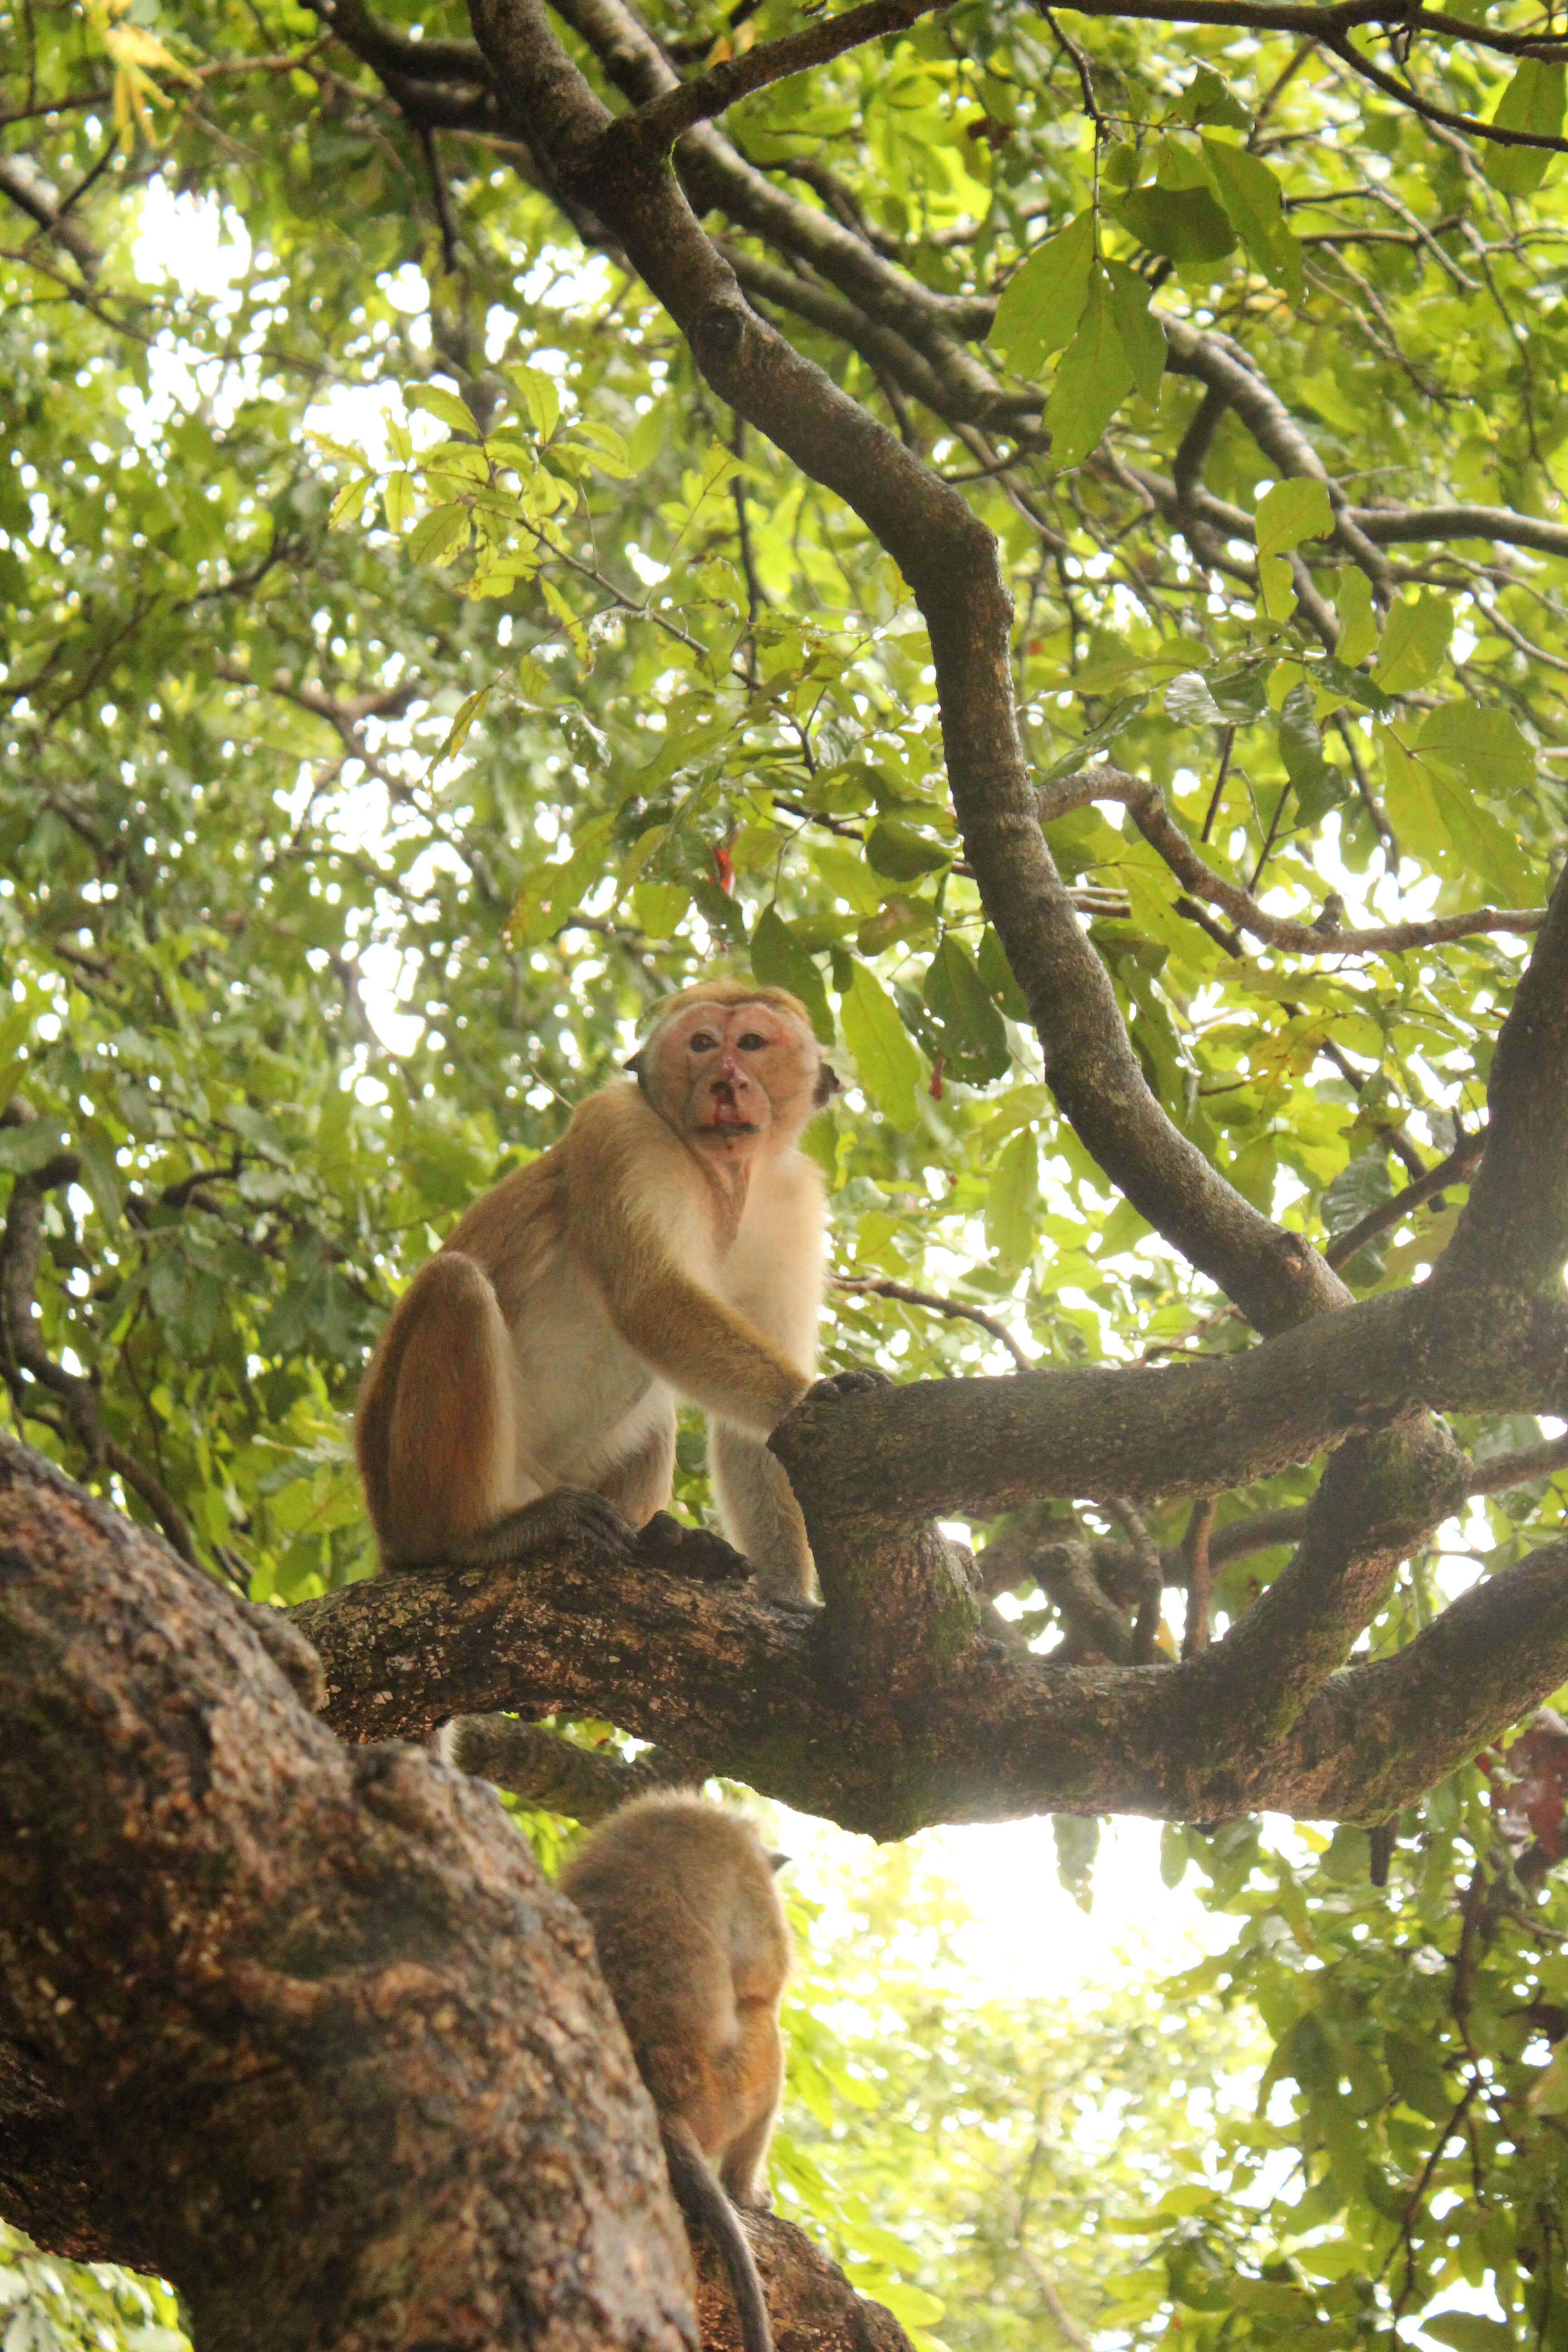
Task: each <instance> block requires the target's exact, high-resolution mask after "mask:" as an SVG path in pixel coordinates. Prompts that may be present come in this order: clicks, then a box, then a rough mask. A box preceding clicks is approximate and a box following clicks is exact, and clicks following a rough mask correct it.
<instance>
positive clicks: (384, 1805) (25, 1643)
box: [0, 1440, 903, 2352]
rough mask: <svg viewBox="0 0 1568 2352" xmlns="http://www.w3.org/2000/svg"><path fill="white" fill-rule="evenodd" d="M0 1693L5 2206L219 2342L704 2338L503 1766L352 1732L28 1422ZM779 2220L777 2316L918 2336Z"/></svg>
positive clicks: (581, 1941) (795, 2322)
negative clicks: (494, 1779)
mask: <svg viewBox="0 0 1568 2352" xmlns="http://www.w3.org/2000/svg"><path fill="white" fill-rule="evenodd" d="M294 1663H295V1664H296V1665H297V1666H298V1667H300V1669H301V1671H302V1674H303V1678H304V1679H306V1680H308V1679H309V1667H310V1660H309V1657H308V1654H305V1655H304V1656H303V1657H301V1658H300V1659H298V1660H296V1661H294ZM0 1727H3V1730H0V2210H4V2211H5V2213H6V2215H7V2216H8V2217H9V2218H10V2219H11V2220H13V2221H16V2222H19V2223H20V2224H21V2225H22V2226H23V2227H24V2228H25V2229H26V2230H28V2231H30V2232H31V2233H32V2235H33V2236H34V2237H35V2238H36V2239H37V2241H38V2242H39V2243H40V2244H42V2245H44V2246H46V2247H48V2248H51V2249H53V2250H55V2251H57V2252H62V2253H68V2254H71V2255H75V2256H78V2257H84V2258H88V2259H100V2260H101V2259H118V2260H121V2261H129V2262H132V2263H136V2264H138V2265H140V2266H141V2267H142V2268H143V2269H147V2270H153V2271H156V2272H158V2273H161V2274H163V2275H164V2276H166V2277H169V2278H171V2279H173V2280H174V2283H175V2284H177V2285H178V2286H179V2288H180V2289H181V2292H182V2294H184V2297H185V2299H186V2302H187V2304H188V2305H189V2307H190V2310H191V2313H192V2316H193V2321H194V2324H195V2334H196V2339H197V2342H198V2344H200V2345H201V2346H203V2347H215V2352H217V2348H218V2347H227V2346H234V2347H240V2346H244V2347H246V2352H269V2348H270V2347H276V2352H301V2347H306V2346H311V2347H327V2346H331V2347H342V2352H394V2347H400V2352H401V2347H408V2352H412V2347H416V2346H422V2347H434V2346H442V2347H452V2348H453V2352H458V2347H476V2352H478V2347H481V2346H482V2347H497V2346H509V2345H516V2346H519V2347H521V2346H528V2347H546V2346H548V2347H551V2352H572V2347H581V2352H616V2347H626V2352H691V2347H694V2346H695V2345H696V2344H697V2342H698V2340H699V2336H698V2327H697V2321H696V2316H695V2306H694V2294H693V2280H692V2273H691V2268H690V2264H689V2257H688V2252H687V2247H686V2243H685V2239H684V2235H683V2232H682V2230H681V2226H680V2222H679V2217H678V2215H677V2212H676V2209H675V2207H674V2204H673V2202H672V2200H671V2197H670V2193H669V2188H668V2179H667V2177H666V2172H665V2166H664V2158H663V2155H662V2152H661V2150H660V2147H659V2144H658V2130H657V2126H656V2125H655V2122H654V2116H653V2111H652V2107H651V2105H650V2103H649V2101H648V2098H647V2094H646V2092H645V2091H644V2090H643V2088H642V2085H641V2083H640V2082H639V2080H638V2078H637V2073H636V2070H635V2068H634V2066H633V2064H632V2060H631V2053H630V2052H629V2050H628V2049H627V2047H626V2040H625V2037H624V2035H623V2034H622V2032H621V2031H620V2027H619V2023H618V2021H617V2020H616V2016H615V2012H614V2011H613V2009H612V2008H611V2005H610V2002H609V1999H608V1996H607V1995H606V1994H605V1990H604V1987H603V1984H602V1983H601V1981H600V1979H599V1976H598V1972H597V1969H595V1965H594V1960H593V1948H592V1943H591V1939H590V1937H589V1935H588V1931H587V1929H586V1927H585V1926H584V1922H583V1920H582V1919H581V1918H580V1917H579V1916H578V1915H577V1913H576V1912H575V1911H574V1909H573V1907H572V1906H571V1905H570V1904H569V1903H568V1902H567V1901H566V1900H565V1898H564V1897H563V1896H562V1895H557V1894H556V1893H555V1892H554V1890H553V1889H552V1887H551V1886H550V1885H549V1884H548V1883H547V1881H546V1880H545V1879H544V1878H543V1877H542V1874H541V1873H540V1871H539V1869H538V1867H537V1865H536V1864H535V1863H534V1861H533V1859H532V1856H531V1853H530V1852H529V1849H528V1846H527V1844H526V1843H525V1842H524V1841H523V1839H522V1838H521V1837H520V1836H519V1835H518V1833H517V1832H516V1830H515V1829H514V1828H513V1826H512V1825H511V1823H510V1822H509V1821H508V1820H507V1818H506V1815H505V1813H504V1812H503V1811H502V1810H501V1807H500V1804H499V1803H498V1801H497V1800H496V1798H495V1796H494V1794H493V1793H492V1792H491V1791H490V1790H488V1789H486V1788H485V1787H484V1786H483V1785H482V1784H481V1783H479V1781H476V1780H469V1779H468V1778H466V1777H465V1776H464V1775H463V1774H462V1773H460V1772H457V1771H453V1770H451V1769H447V1768H446V1767H444V1766H442V1765H440V1764H438V1763H437V1761H436V1760H435V1759H433V1758H432V1757H431V1756H430V1755H428V1754H427V1753H426V1752H425V1751H424V1750H422V1749H420V1748H413V1747H405V1746H401V1745H380V1746H371V1747H360V1748H345V1747H343V1746H342V1744H341V1743H340V1742H339V1741H338V1740H337V1739H336V1738H334V1737H333V1736H332V1734H331V1731H329V1730H328V1729H327V1728H326V1727H325V1726H324V1725H322V1724H321V1722H319V1721H318V1720H316V1719H314V1718H313V1717H311V1716H310V1714H309V1713H308V1712H307V1710H306V1708H305V1707H304V1706H302V1705H301V1704H300V1699H299V1697H298V1696H296V1693H295V1690H294V1689H293V1688H292V1687H291V1686H290V1684H289V1680H288V1679H286V1677H285V1675H284V1674H283V1673H282V1672H281V1671H280V1670H279V1666H278V1664H276V1663H275V1662H274V1658H273V1656H272V1655H271V1654H269V1648H268V1647H266V1646H263V1644H262V1643H261V1642H260V1641H258V1638H257V1635H256V1633H255V1632H254V1630H253V1629H252V1626H251V1624H250V1622H248V1620H247V1615H246V1613H244V1612H243V1611H242V1609H240V1608H238V1607H237V1606H236V1604H235V1603H234V1602H233V1601H231V1600H229V1599H228V1598H227V1597H226V1595H225V1594H224V1593H223V1592H222V1591H220V1589H219V1588H218V1587H217V1585H216V1584H215V1583H214V1582H213V1581H212V1580H210V1579H208V1578H207V1577H205V1576H204V1575H202V1574H201V1573H200V1572H199V1571H198V1570H194V1569H192V1568H189V1567H188V1566H186V1565H185V1564H184V1562H182V1561H181V1560H179V1559H176V1558H175V1556H174V1553H173V1552H171V1551H170V1550H169V1549H168V1548H167V1547H166V1546H165V1545H164V1544H163V1542H162V1541H161V1540H159V1539H158V1538H155V1537H153V1536H150V1535H148V1534H147V1533H146V1532H145V1531H144V1530H142V1529H141V1528H136V1527H135V1526H133V1525H132V1522H131V1521H130V1520H128V1519H126V1518H124V1517H121V1515H120V1514H119V1513H117V1512H115V1511H112V1510H110V1509H109V1508H108V1507H106V1506H104V1505H103V1504H101V1503H99V1502H97V1501H95V1500H94V1499H93V1498H92V1497H90V1496H88V1495H86V1494H84V1493H83V1492H82V1491H81V1489H80V1488H79V1487H77V1486H72V1485H71V1484H70V1482H69V1481H68V1480H67V1479H66V1478H64V1477H63V1476H62V1475H60V1474H59V1473H58V1471H56V1470H53V1469H52V1468H51V1467H50V1465H48V1464H47V1463H46V1462H44V1461H43V1459H42V1457H41V1456H39V1455H37V1454H32V1453H31V1452H30V1451H29V1450H28V1449H27V1448H26V1447H23V1446H19V1445H16V1444H14V1443H12V1442H11V1441H9V1440H5V1441H0ZM758 2236H759V2240H760V2251H761V2253H762V2257H763V2261H764V2263H765V2265H766V2270H767V2274H768V2277H769V2280H770V2284H771V2285H772V2286H773V2289H774V2292H775V2294H776V2296H777V2301H778V2305H779V2309H780V2311H781V2314H782V2315H785V2316H787V2317H788V2319H789V2323H790V2324H789V2326H787V2327H781V2335H780V2341H781V2347H786V2346H788V2345H789V2344H790V2342H791V2341H792V2340H793V2341H794V2342H795V2343H796V2344H800V2345H804V2344H805V2343H808V2342H809V2343H810V2344H811V2345H813V2346H814V2347H824V2352H826V2347H842V2352H861V2347H865V2352H872V2347H875V2352H893V2347H898V2346H900V2345H902V2343H903V2337H902V2336H901V2334H900V2331H899V2330H898V2329H897V2327H896V2326H894V2324H893V2323H892V2322H891V2320H890V2318H889V2315H888V2314H886V2313H885V2312H883V2313H877V2312H868V2311H867V2310H864V2309H863V2308H862V2306H861V2305H860V2301H859V2298H858V2297H857V2296H856V2295H855V2294H853V2292H852V2291H851V2290H850V2289H849V2288H848V2287H847V2284H846V2283H845V2282H844V2280H843V2279H842V2278H841V2277H840V2276H839V2275H838V2273H837V2272H835V2271H833V2270H832V2269H831V2266H830V2265H824V2263H823V2262H822V2258H821V2256H820V2255H818V2254H817V2253H816V2252H815V2250H814V2249H812V2248H811V2247H810V2246H809V2244H808V2243H807V2242H805V2240H803V2239H802V2237H801V2235H800V2233H799V2231H795V2230H793V2229H791V2228H790V2227H789V2225H788V2224H787V2223H784V2222H782V2221H768V2220H764V2221H760V2222H759V2224H758ZM705 2300H707V2301H711V2302H713V2303H714V2304H715V2305H718V2304H719V2303H720V2302H721V2296H720V2294H719V2292H718V2289H717V2288H716V2287H715V2286H714V2285H713V2284H712V2282H711V2281H710V2284H709V2286H708V2288H707V2289H706V2290H705ZM711 2340H713V2341H715V2342H722V2341H724V2340H725V2338H724V2336H723V2333H722V2328H721V2327H720V2328H718V2329H717V2330H716V2332H715V2334H714V2336H713V2337H712V2339H711Z"/></svg>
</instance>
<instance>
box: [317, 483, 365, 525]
mask: <svg viewBox="0 0 1568 2352" xmlns="http://www.w3.org/2000/svg"><path fill="white" fill-rule="evenodd" d="M374 486H375V477H374V474H356V475H355V476H354V478H353V481H352V482H345V483H344V484H343V486H342V489H341V490H340V491H339V492H338V494H337V496H336V498H335V499H333V500H332V505H331V514H330V515H329V517H328V520H329V521H330V522H331V523H333V524H337V523H340V522H358V520H359V519H360V515H361V513H362V512H363V508H364V502H365V499H366V497H367V496H368V494H369V492H370V491H371V490H372V489H373V488H374Z"/></svg>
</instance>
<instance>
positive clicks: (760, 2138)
mask: <svg viewBox="0 0 1568 2352" xmlns="http://www.w3.org/2000/svg"><path fill="white" fill-rule="evenodd" d="M739 2023H740V2032H739V2034H738V2036H737V2039H736V2041H735V2042H734V2044H733V2046H732V2047H731V2049H729V2050H727V2051H726V2052H725V2053H724V2056H723V2059H722V2061H721V2065H722V2071H723V2074H724V2076H725V2080H726V2084H727V2086H728V2097H727V2100H726V2105H727V2106H728V2107H729V2110H730V2113H731V2115H735V2114H737V2113H739V2114H742V2115H749V2116H750V2118H751V2120H750V2121H749V2122H748V2123H746V2124H745V2125H743V2126H742V2128H741V2130H739V2131H738V2132H737V2133H736V2134H735V2137H733V2139H731V2142H730V2144H729V2146H728V2147H726V2148H725V2150H724V2153H723V2156H722V2158H721V2161H720V2165H719V2179H720V2180H721V2182H722V2184H723V2186H724V2188H725V2189H727V2190H728V2192H729V2194H730V2195H731V2197H732V2198H733V2199H734V2200H735V2202H736V2204H737V2205H749V2206H751V2207H752V2208H753V2209H758V2210H766V2208H767V2205H768V2202H769V2199H768V2192H767V2188H766V2185H765V2184H764V2182H763V2158H764V2157H765V2156H766V2154H767V2152H768V2142H769V2140H770V2139H772V2137H773V2124H774V2122H775V2120H776V2118H777V2116H778V2111H779V2101H780V2099H781V2098H782V2097H783V2095H784V2041H783V2038H782V2036H781V2035H780V2032H779V2028H778V2019H777V2016H776V2015H775V2013H774V2006H773V2002H772V2001H742V2003H741V2005H740V2011H739Z"/></svg>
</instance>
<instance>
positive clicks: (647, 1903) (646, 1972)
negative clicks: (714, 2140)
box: [561, 1795, 790, 2113]
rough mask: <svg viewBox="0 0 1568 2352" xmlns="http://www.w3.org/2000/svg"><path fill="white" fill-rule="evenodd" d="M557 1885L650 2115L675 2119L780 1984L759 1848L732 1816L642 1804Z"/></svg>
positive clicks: (785, 1959)
mask: <svg viewBox="0 0 1568 2352" xmlns="http://www.w3.org/2000/svg"><path fill="white" fill-rule="evenodd" d="M561 1885H562V1888H563V1892H564V1893H565V1894H567V1895H570V1897H571V1898H572V1901H573V1902H574V1903H575V1904H576V1906H577V1907H578V1909H579V1910H580V1911H582V1913H583V1914H584V1916H585V1917H586V1919H587V1921H588V1924H589V1926H590V1927H592V1928H593V1930H594V1942H595V1948H596V1949H597V1952H598V1956H599V1966H600V1969H601V1970H602V1972H603V1974H604V1978H605V1983H606V1984H607V1985H608V1986H609V1989H610V1992H611V1995H612V1998H613V1999H614V2000H615V2003H616V2010H617V2011H619V2014H620V2018H621V2022H622V2024H623V2025H624V2026H625V2028H626V2038H627V2040H628V2041H629V2042H631V2045H632V2051H633V2054H634V2055H635V2057H636V2059H637V2067H638V2071H639V2072H640V2073H641V2074H642V2076H643V2079H644V2081H645V2082H646V2083H647V2086H648V2088H649V2090H650V2091H651V2092H652V2094H653V2097H654V2102H655V2105H657V2106H658V2108H659V2109H660V2111H661V2112H666V2113H674V2112H679V2111H681V2110H682V2109H684V2108H685V2107H687V2105H689V2102H690V2101H691V2100H692V2099H693V2097H694V2096H696V2095H698V2093H699V2092H700V2090H701V2088H702V2087H703V2085H704V2084H706V2082H707V2081H708V2079H709V2076H710V2071H711V2070H712V2068H714V2067H715V2066H716V2065H721V2064H722V2063H723V2061H724V2060H725V2059H726V2058H727V2057H728V2056H729V2055H730V2054H731V2053H732V2052H733V2051H734V2049H735V2047H736V2045H737V2043H738V2042H740V2041H741V2039H742V2034H743V2032H744V2030H745V2025H746V2021H747V2019H748V2017H749V2016H754V2015H755V2014H756V2013H757V2012H758V2011H766V2012H767V2013H768V2015H769V2017H770V2019H771V2016H772V2013H773V2011H774V2010H775V2009H776V2007H777V2003H778V2000H779V1996H780V1994H781V1993H782V1991H783V1990H784V1982H785V1979H786V1978H787V1977H788V1974H789V1964H790V1938H789V1928H788V1927H787V1925H786V1923H785V1920H784V1906H783V1905H782V1904H781V1903H780V1901H779V1893H778V1887H777V1885H776V1884H775V1883H774V1879H773V1865H772V1863H771V1861H770V1859H769V1856H768V1854H767V1853H766V1852H765V1851H764V1849H763V1843H762V1841H761V1839H760V1838H759V1837H758V1835H757V1832H756V1831H755V1829H754V1828H753V1827H752V1824H751V1822H748V1821H747V1820H746V1819H745V1817H744V1816H743V1815H742V1814H740V1813H734V1812H729V1811H724V1810H722V1809H721V1807H719V1806H717V1805H710V1804H706V1803H704V1802H703V1801H702V1800H701V1799H700V1798H697V1797H683V1796H675V1795H668V1796H667V1795H656V1796H649V1797H642V1798H638V1799H637V1800H636V1801H634V1802H633V1803H631V1804H629V1805H624V1806H622V1807H621V1809H620V1810H619V1811H617V1812H616V1813H613V1814H612V1815H611V1816H610V1818H609V1820H608V1821H607V1822H604V1823H603V1824H602V1825H601V1826H600V1827H599V1828H598V1829H597V1830H595V1832H594V1833H593V1835H592V1836H591V1837H590V1838H589V1840H588V1841H587V1843H586V1844H585V1845H584V1846H583V1848H582V1849H581V1851H580V1852H579V1853H577V1854H576V1855H575V1856H574V1859H573V1861H572V1862H571V1863H570V1864H568V1866H567V1868H566V1869H565V1870H564V1871H563V1874H562V1878H561Z"/></svg>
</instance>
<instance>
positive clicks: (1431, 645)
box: [1372, 589, 1454, 694]
mask: <svg viewBox="0 0 1568 2352" xmlns="http://www.w3.org/2000/svg"><path fill="white" fill-rule="evenodd" d="M1453 634H1454V613H1453V607H1452V606H1451V605H1450V604H1449V602H1448V599H1447V596H1443V595H1439V594H1438V593H1437V591H1436V589H1430V590H1427V591H1426V592H1425V593H1423V594H1421V595H1419V596H1417V597H1416V599H1415V603H1414V604H1407V603H1406V602H1405V599H1404V598H1403V597H1401V599H1400V600H1399V602H1398V603H1397V604H1394V605H1391V606H1390V608H1389V614H1388V618H1387V620H1386V621H1384V625H1383V643H1382V645H1381V646H1379V647H1378V655H1377V659H1376V661H1375V662H1374V663H1373V669H1372V674H1373V678H1374V679H1375V680H1376V682H1377V684H1378V685H1379V686H1381V687H1382V688H1383V689H1384V693H1386V694H1406V693H1408V692H1409V690H1410V688H1412V687H1415V686H1425V685H1426V681H1427V679H1428V678H1431V677H1436V674H1437V671H1438V670H1439V668H1440V667H1442V663H1443V659H1444V656H1446V654H1447V650H1448V640H1449V638H1450V637H1451V636H1452V635H1453Z"/></svg>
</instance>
